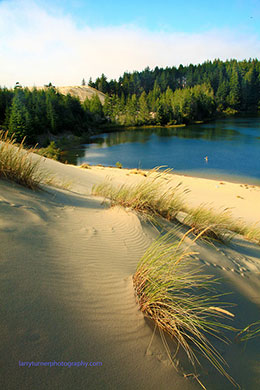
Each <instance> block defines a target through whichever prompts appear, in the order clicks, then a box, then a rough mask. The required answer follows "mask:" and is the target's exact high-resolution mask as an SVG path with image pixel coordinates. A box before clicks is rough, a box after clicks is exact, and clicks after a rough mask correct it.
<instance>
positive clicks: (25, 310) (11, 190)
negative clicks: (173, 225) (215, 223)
mask: <svg viewBox="0 0 260 390" xmlns="http://www.w3.org/2000/svg"><path fill="white" fill-rule="evenodd" d="M43 167H44V168H45V169H48V170H49V171H51V172H52V173H55V174H56V175H57V177H59V179H60V180H61V181H70V182H71V188H70V190H62V189H55V188H50V187H46V188H45V189H44V190H43V191H39V192H32V191H30V190H27V189H25V188H23V187H21V186H18V185H14V184H12V183H9V182H6V181H2V180H1V181H0V240H1V241H0V242H1V252H0V267H1V273H0V275H1V284H0V289H1V292H0V297H1V298H0V299H1V304H0V310H1V322H0V329H1V333H0V338H1V341H0V349H1V352H0V359H1V377H0V386H1V388H2V389H129V390H130V389H131V390H132V389H163V390H164V389H165V390H166V389H175V390H178V389H185V390H190V389H191V390H195V389H200V388H201V387H200V385H199V383H198V382H197V381H196V379H194V378H192V376H189V377H188V378H185V377H184V375H183V373H190V371H187V370H188V366H187V365H186V362H185V358H184V357H182V356H181V355H180V356H178V360H179V369H178V371H176V370H175V369H174V368H173V367H172V366H171V364H170V362H169V359H168V357H167V354H166V351H165V349H164V347H163V346H162V343H161V340H160V337H159V335H157V334H156V336H155V337H154V339H153V341H152V344H151V345H150V346H149V344H150V341H151V337H152V334H153V327H152V326H151V324H149V323H148V322H147V321H146V320H145V319H144V318H143V315H142V313H141V312H140V311H139V310H138V307H137V305H136V302H135V297H134V292H133V287H132V278H131V276H132V274H133V273H134V271H135V269H136V265H137V262H138V260H139V259H140V257H141V256H142V254H143V253H144V251H145V250H146V248H147V247H148V246H149V244H150V243H151V242H152V241H153V240H154V239H155V237H156V236H157V234H158V232H157V231H156V230H155V229H154V228H153V227H151V226H149V225H148V224H146V223H144V222H142V221H140V220H139V218H138V217H137V216H136V215H135V214H134V213H132V212H129V211H126V210H123V209H120V208H108V207H107V206H106V205H104V204H101V199H100V198H96V197H92V196H91V187H92V185H93V184H95V183H98V182H101V181H102V180H104V179H105V178H106V177H108V176H109V177H110V178H111V180H113V181H114V182H118V183H120V182H126V181H127V182H129V183H131V182H135V181H138V180H141V179H143V177H142V176H141V175H133V174H131V173H130V171H127V170H119V169H113V168H103V167H95V168H94V167H92V168H91V169H87V170H83V169H80V168H77V167H73V166H65V165H62V164H60V163H57V162H54V161H50V160H47V159H46V160H45V161H44V162H43ZM172 180H173V181H174V183H177V182H179V181H181V182H182V183H183V186H184V187H189V188H190V189H191V192H190V193H189V194H188V195H187V201H190V202H194V204H196V203H198V204H199V203H201V202H204V203H205V202H207V203H212V204H214V205H215V207H220V206H230V207H233V209H232V211H233V214H234V215H236V216H241V217H243V218H244V219H247V220H248V221H254V222H257V221H259V219H260V218H259V207H258V205H259V199H260V192H259V190H260V189H259V188H258V187H245V186H243V187H241V186H240V185H239V184H231V183H225V184H220V183H219V182H215V181H209V180H205V179H194V178H188V177H184V176H183V177H179V176H174V177H173V178H172ZM216 194H217V196H216ZM237 196H241V197H242V198H243V199H241V198H237ZM253 202H255V203H253ZM252 209H253V210H252ZM196 250H198V251H199V253H200V254H199V255H198V262H199V263H200V264H202V265H204V267H205V272H207V273H210V274H213V275H216V276H218V277H221V278H222V281H221V284H220V289H221V291H223V292H226V291H231V292H233V294H232V295H231V296H230V298H229V300H231V301H232V302H234V303H237V306H236V307H234V309H233V312H234V314H235V315H236V317H235V320H234V321H235V324H236V325H237V326H239V327H241V326H242V327H243V326H245V325H246V324H248V323H250V322H253V321H256V320H258V319H259V306H260V293H259V292H260V260H259V259H260V247H258V246H256V245H255V244H252V243H249V242H247V241H246V240H243V239H241V238H237V239H235V240H234V241H233V243H232V244H231V245H230V246H228V247H227V246H222V245H218V246H217V247H216V248H213V247H210V246H208V245H206V244H203V243H198V242H197V244H196ZM173 347H174V346H172V348H173ZM218 347H219V348H220V351H221V353H222V355H223V356H224V358H225V359H226V360H227V361H228V362H229V364H230V369H229V372H230V374H231V375H232V376H233V377H235V379H236V380H237V381H238V383H240V385H241V387H242V388H243V389H246V390H255V389H257V388H260V369H259V367H260V364H259V363H260V352H259V351H260V348H259V347H260V345H259V341H258V340H257V339H256V340H255V341H253V342H252V341H251V342H248V344H247V345H246V346H244V345H241V344H236V343H232V344H231V345H224V346H223V345H219V346H218ZM54 360H55V361H56V362H58V361H64V362H65V361H75V362H81V360H82V361H87V362H102V366H96V367H71V368H68V367H31V368H29V367H19V361H29V362H31V361H34V362H47V361H54ZM203 367H204V368H202V369H201V370H200V372H199V374H200V376H199V378H200V379H201V380H202V381H203V383H204V384H205V385H206V387H207V389H210V390H218V389H232V388H233V386H232V385H231V384H230V383H229V382H227V380H226V379H225V378H222V377H221V376H220V375H219V374H218V373H217V372H216V371H215V370H214V369H213V368H211V367H209V366H208V365H207V364H206V365H205V366H203Z"/></svg>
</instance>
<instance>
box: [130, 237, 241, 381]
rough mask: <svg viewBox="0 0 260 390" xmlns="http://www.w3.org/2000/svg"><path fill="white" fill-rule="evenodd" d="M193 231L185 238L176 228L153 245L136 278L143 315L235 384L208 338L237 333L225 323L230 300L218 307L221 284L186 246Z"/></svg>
mask: <svg viewBox="0 0 260 390" xmlns="http://www.w3.org/2000/svg"><path fill="white" fill-rule="evenodd" d="M189 232H190V231H189ZM189 232H188V233H189ZM188 233H186V234H185V235H184V236H183V238H182V239H181V240H180V239H178V233H176V231H171V232H169V233H167V234H166V235H164V236H161V237H160V238H159V239H157V240H156V241H155V242H154V243H153V244H152V245H151V246H150V247H149V248H148V250H147V251H146V252H145V254H144V255H143V257H142V258H141V260H140V262H139V264H138V266H137V270H136V273H135V274H134V276H133V286H134V290H135V293H136V297H137V301H138V303H139V306H140V309H141V311H142V312H143V314H144V315H145V316H146V317H148V318H150V319H151V320H153V321H154V323H155V325H156V326H157V327H158V328H159V329H160V330H161V332H163V333H164V332H165V333H167V334H168V335H170V336H171V337H172V338H173V339H175V340H176V341H177V344H178V347H179V346H181V347H182V348H183V349H184V351H185V352H186V354H187V356H188V358H189V360H190V362H191V363H192V364H193V365H194V366H195V365H196V363H199V359H198V354H200V355H203V356H204V357H205V358H206V359H208V361H209V362H210V363H211V364H212V365H213V366H214V367H215V368H216V369H217V370H218V371H219V372H220V373H221V374H223V375H224V376H226V377H227V378H228V379H229V380H230V381H231V382H232V383H235V382H234V380H233V379H232V378H231V377H230V375H229V374H228V373H227V372H226V365H227V364H226V362H225V360H224V359H223V357H222V356H221V354H220V353H219V352H218V351H217V350H216V348H215V347H214V346H213V344H212V342H211V341H209V338H212V337H215V338H216V339H218V340H222V341H223V342H226V343H227V342H228V340H227V338H225V337H224V335H223V331H225V330H226V331H235V329H234V328H233V327H232V326H230V325H228V324H227V323H226V320H227V318H232V317H234V315H233V314H232V313H230V312H229V311H228V310H227V309H226V308H227V306H228V304H225V303H221V305H219V303H218V302H219V298H220V295H218V294H217V293H216V290H215V286H216V283H217V282H216V280H215V279H213V278H212V277H211V276H209V275H205V274H204V273H203V272H202V267H201V266H200V265H198V262H197V260H195V258H194V257H193V255H194V252H193V251H191V249H190V246H189V247H188V246H187V245H186V244H185V238H186V236H187V235H188ZM193 242H194V241H193Z"/></svg>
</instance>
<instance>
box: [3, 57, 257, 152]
mask: <svg viewBox="0 0 260 390" xmlns="http://www.w3.org/2000/svg"><path fill="white" fill-rule="evenodd" d="M84 83H85V81H84ZM89 85H90V86H92V87H94V88H96V89H98V90H100V91H101V92H103V93H105V94H106V95H107V97H106V99H105V103H104V105H102V104H101V102H100V100H99V98H98V96H97V95H94V96H93V97H92V98H91V99H86V100H85V102H84V103H83V104H81V103H80V101H79V100H78V99H77V98H76V97H73V96H71V95H69V94H68V95H66V96H65V95H62V94H60V93H59V92H58V91H57V90H56V89H55V87H53V86H52V85H51V83H50V84H49V85H48V86H45V87H46V88H44V89H41V90H38V89H36V88H34V89H32V90H31V89H28V88H22V87H21V86H20V85H19V83H18V84H17V85H16V86H15V88H14V89H11V90H10V89H7V88H0V128H3V129H4V130H8V131H9V134H15V137H16V139H17V141H21V140H22V139H23V137H24V136H26V140H27V143H31V144H33V143H36V142H39V139H40V138H41V136H42V135H46V136H48V134H54V135H59V134H61V133H64V132H67V131H68V132H71V133H73V134H74V135H77V136H78V135H79V136H80V135H83V134H84V135H85V134H89V133H90V129H91V128H92V129H96V128H98V126H99V125H100V124H103V123H112V124H115V125H126V126H129V125H130V126H131V125H155V124H158V125H171V124H183V123H184V124H186V123H191V122H196V121H203V120H206V119H212V118H214V117H215V116H216V115H217V114H219V113H220V114H222V113H236V112H242V111H244V112H249V111H251V112H256V111H257V110H259V109H260V62H259V61H258V60H257V59H255V60H249V61H246V60H245V61H236V60H230V61H226V62H223V61H220V60H215V61H213V62H210V61H208V62H205V63H204V64H202V65H189V66H186V67H184V66H182V65H180V66H179V67H178V68H175V67H172V68H166V69H162V68H158V67H156V68H155V69H153V70H150V69H149V68H146V69H145V70H144V71H142V72H132V73H124V75H123V76H122V77H120V78H119V79H118V81H116V80H111V81H108V80H107V78H106V77H105V76H104V75H102V76H101V77H99V78H97V79H96V81H95V82H93V81H92V80H90V81H89Z"/></svg>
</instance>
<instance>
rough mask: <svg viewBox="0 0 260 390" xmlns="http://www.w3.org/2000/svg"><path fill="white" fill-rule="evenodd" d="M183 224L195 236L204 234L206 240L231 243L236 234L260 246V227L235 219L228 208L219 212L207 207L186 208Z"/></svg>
mask: <svg viewBox="0 0 260 390" xmlns="http://www.w3.org/2000/svg"><path fill="white" fill-rule="evenodd" d="M186 213H187V215H186V217H185V218H184V220H183V223H185V224H186V225H188V226H190V227H192V228H193V231H194V234H195V235H197V234H200V233H201V232H202V231H203V232H204V233H203V235H202V237H203V238H205V239H206V240H217V241H222V242H227V241H230V240H231V239H232V238H233V237H234V235H235V234H241V235H243V236H244V237H245V238H247V239H248V240H250V241H253V242H256V243H257V244H260V227H259V226H257V224H248V223H246V222H244V221H243V220H242V219H237V220H236V219H234V218H233V217H232V214H231V210H230V209H228V208H226V209H224V210H222V211H219V212H217V211H216V210H214V209H213V208H210V207H207V206H206V205H200V206H199V207H196V208H192V209H190V208H186Z"/></svg>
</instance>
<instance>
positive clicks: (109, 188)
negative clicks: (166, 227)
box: [92, 169, 183, 220]
mask: <svg viewBox="0 0 260 390" xmlns="http://www.w3.org/2000/svg"><path fill="white" fill-rule="evenodd" d="M166 173H168V170H166V171H163V172H159V171H158V169H154V170H152V171H151V172H150V174H149V177H147V178H145V179H144V178H143V179H142V180H141V181H140V182H139V183H137V184H133V185H128V184H122V185H121V186H115V185H113V184H112V183H111V182H109V181H107V182H104V183H101V184H98V185H95V186H94V187H93V189H92V193H93V195H99V196H103V197H105V198H108V199H110V200H111V203H112V206H114V205H120V206H123V207H125V208H129V209H131V210H135V211H138V212H140V213H145V214H146V215H147V216H150V217H154V216H162V217H164V218H167V219H168V220H173V219H174V218H175V217H176V215H177V214H178V212H179V211H180V210H181V209H182V207H183V196H182V195H183V193H181V192H180V185H178V186H176V187H174V188H168V189H167V190H165V191H164V192H163V191H162V185H163V184H164V183H163V179H164V178H165V175H166Z"/></svg>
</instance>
